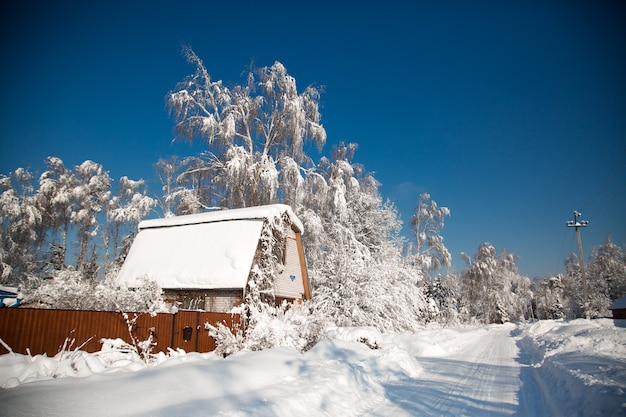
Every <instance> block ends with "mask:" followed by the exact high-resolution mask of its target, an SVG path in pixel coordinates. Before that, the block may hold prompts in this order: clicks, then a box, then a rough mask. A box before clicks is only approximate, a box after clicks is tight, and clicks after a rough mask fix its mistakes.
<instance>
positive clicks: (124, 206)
mask: <svg viewBox="0 0 626 417" xmlns="http://www.w3.org/2000/svg"><path fill="white" fill-rule="evenodd" d="M156 203H157V202H156V200H155V199H153V198H152V197H149V196H147V195H146V190H145V182H144V181H143V180H138V181H134V180H131V179H129V178H128V177H126V176H123V177H121V178H120V180H119V181H118V183H117V195H116V196H113V197H111V199H110V200H109V201H108V203H107V205H106V233H105V234H104V246H105V248H106V251H107V268H108V267H111V266H113V265H117V267H121V264H122V263H123V261H124V257H125V255H126V252H125V251H126V250H128V245H126V244H125V243H126V242H128V241H129V240H130V239H132V237H133V236H134V233H135V231H136V230H137V226H138V225H139V222H140V221H141V220H142V219H143V218H144V217H146V216H147V215H148V214H149V213H150V212H151V211H152V209H153V208H154V207H155V206H156Z"/></svg>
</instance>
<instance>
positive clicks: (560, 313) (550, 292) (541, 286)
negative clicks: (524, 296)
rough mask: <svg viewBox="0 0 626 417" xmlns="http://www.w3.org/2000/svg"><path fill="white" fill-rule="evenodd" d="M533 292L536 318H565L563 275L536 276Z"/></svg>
mask: <svg viewBox="0 0 626 417" xmlns="http://www.w3.org/2000/svg"><path fill="white" fill-rule="evenodd" d="M532 292H533V304H534V307H535V308H534V312H535V318H537V319H540V320H551V319H562V318H565V309H564V306H563V280H562V276H561V275H556V276H553V277H547V278H535V279H534V280H533V282H532Z"/></svg>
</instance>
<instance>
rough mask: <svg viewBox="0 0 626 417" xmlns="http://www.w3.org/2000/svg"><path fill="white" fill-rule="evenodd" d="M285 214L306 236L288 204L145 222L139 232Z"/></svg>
mask: <svg viewBox="0 0 626 417" xmlns="http://www.w3.org/2000/svg"><path fill="white" fill-rule="evenodd" d="M283 213H287V215H288V216H289V218H290V219H291V223H292V224H293V225H294V226H295V227H296V228H297V229H298V230H299V231H300V233H301V234H304V226H303V225H302V222H301V221H300V219H298V217H297V216H296V215H295V213H294V212H293V210H292V209H291V207H290V206H288V205H287V204H269V205H265V206H255V207H245V208H238V209H228V210H218V211H209V212H204V213H197V214H186V215H183V216H174V217H167V218H163V219H150V220H143V221H142V222H141V223H139V230H140V231H141V230H142V229H149V228H156V227H170V226H183V225H190V224H200V223H213V222H219V221H229V220H255V219H268V218H273V217H280V216H282V215H283Z"/></svg>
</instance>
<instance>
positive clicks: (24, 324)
mask: <svg viewBox="0 0 626 417" xmlns="http://www.w3.org/2000/svg"><path fill="white" fill-rule="evenodd" d="M127 317H128V319H126V318H125V317H124V316H123V314H122V313H117V312H111V311H81V310H46V309H29V308H0V339H2V340H3V341H4V342H5V343H6V344H7V345H8V346H9V347H10V348H11V349H12V350H13V351H14V352H16V353H22V354H28V353H29V352H30V354H31V355H36V354H43V353H46V354H47V355H48V356H54V355H56V354H57V353H58V352H60V351H62V350H66V351H71V350H74V349H79V350H83V351H86V352H98V351H100V350H101V347H102V343H101V340H102V339H103V338H104V339H116V338H120V339H123V340H124V341H126V342H127V343H129V344H132V343H133V339H132V338H134V339H135V341H144V340H147V339H148V337H149V336H150V334H151V333H152V335H153V338H154V340H155V342H156V345H155V347H154V349H153V353H156V352H167V349H168V348H172V349H177V348H180V349H184V350H185V351H188V352H192V351H195V352H210V351H213V350H214V349H215V340H214V339H213V338H212V337H211V336H209V334H208V331H207V330H205V328H204V324H205V323H206V322H208V323H210V324H213V325H216V324H217V323H218V322H223V323H225V324H226V325H228V326H230V327H231V328H232V327H233V326H234V325H235V323H239V316H237V315H231V314H225V313H210V312H205V311H179V312H178V313H176V314H170V313H159V314H156V315H154V316H152V315H150V314H147V313H127ZM129 324H130V329H131V330H130V331H129ZM131 335H132V338H131ZM4 353H8V350H7V349H6V348H5V347H4V346H3V345H2V344H0V354H4Z"/></svg>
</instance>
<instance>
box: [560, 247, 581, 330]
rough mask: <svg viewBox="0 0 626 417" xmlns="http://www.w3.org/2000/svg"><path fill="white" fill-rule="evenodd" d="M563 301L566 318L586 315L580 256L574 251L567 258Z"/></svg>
mask: <svg viewBox="0 0 626 417" xmlns="http://www.w3.org/2000/svg"><path fill="white" fill-rule="evenodd" d="M563 303H564V307H565V312H566V318H568V319H574V318H578V317H584V316H585V300H584V297H583V284H582V274H581V269H580V263H579V262H578V256H576V254H574V253H572V254H570V256H568V257H567V258H565V273H564V274H563Z"/></svg>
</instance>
